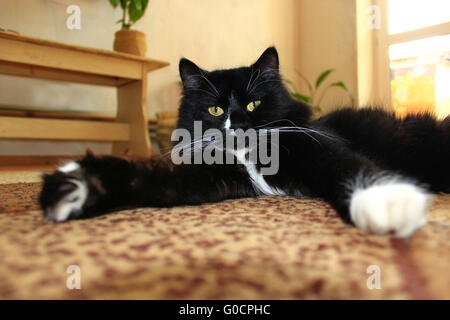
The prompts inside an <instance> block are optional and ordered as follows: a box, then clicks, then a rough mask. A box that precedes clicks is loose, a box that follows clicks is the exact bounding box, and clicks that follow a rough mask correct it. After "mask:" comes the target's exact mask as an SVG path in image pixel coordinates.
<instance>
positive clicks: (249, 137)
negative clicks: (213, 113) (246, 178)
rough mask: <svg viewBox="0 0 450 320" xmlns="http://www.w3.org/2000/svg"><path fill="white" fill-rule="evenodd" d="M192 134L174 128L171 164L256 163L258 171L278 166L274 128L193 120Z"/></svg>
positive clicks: (266, 172)
mask: <svg viewBox="0 0 450 320" xmlns="http://www.w3.org/2000/svg"><path fill="white" fill-rule="evenodd" d="M193 134H194V136H193V137H192V135H191V132H190V131H189V130H187V129H182V128H179V129H175V130H174V131H173V133H172V137H171V140H172V141H174V142H178V144H177V145H176V146H175V147H174V148H173V149H172V151H171V158H172V162H173V163H175V164H182V163H183V164H192V163H193V164H235V163H236V162H235V159H237V162H239V163H241V164H244V165H246V166H249V165H255V164H259V165H261V168H260V172H261V174H262V175H274V174H276V173H277V172H278V169H279V156H280V155H279V132H278V130H276V129H270V130H269V129H258V130H256V129H248V130H245V131H244V130H243V129H237V130H233V129H226V130H225V134H224V131H223V130H219V129H215V128H213V129H208V130H205V131H204V132H203V130H202V122H201V121H194V132H193Z"/></svg>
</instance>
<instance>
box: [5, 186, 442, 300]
mask: <svg viewBox="0 0 450 320" xmlns="http://www.w3.org/2000/svg"><path fill="white" fill-rule="evenodd" d="M39 187H40V185H39V184H38V183H19V184H3V185H0V299H20V298H24V299H68V298H69V299H110V298H121V299H378V298H381V299H449V298H450V274H449V272H448V266H449V262H450V195H440V196H439V197H438V198H437V199H436V201H435V202H434V204H433V206H432V208H431V210H430V214H429V223H428V225H427V226H426V227H425V228H424V229H422V230H420V231H419V232H417V233H416V234H415V235H414V237H413V238H412V239H410V240H409V241H404V240H400V239H390V238H387V237H378V236H374V235H369V234H367V233H365V232H363V231H360V230H357V229H355V228H352V227H350V226H348V225H345V224H343V223H342V222H341V220H340V219H339V218H338V217H337V216H336V214H335V212H334V210H333V209H331V208H330V206H328V205H327V204H326V203H324V202H321V201H317V200H308V199H295V198H291V197H265V198H259V199H241V200H231V201H224V202H221V203H217V204H211V205H202V206H197V207H188V206H185V207H177V208H172V209H135V210H125V211H120V212H117V213H113V214H110V215H107V216H102V217H98V218H95V219H92V220H84V221H71V222H66V223H60V224H55V223H50V222H45V221H44V219H43V216H42V214H41V212H40V211H39V209H38V206H37V203H36V199H37V194H38V191H39ZM71 265H76V266H78V267H79V268H80V269H79V271H80V277H79V279H80V283H81V289H73V290H69V289H68V288H67V286H66V282H67V280H68V278H70V279H73V278H71V277H72V276H73V275H74V274H69V273H66V271H67V269H68V268H69V266H71ZM369 266H376V267H372V268H375V269H370V268H369V270H375V272H377V271H376V270H379V271H380V273H379V276H380V277H379V278H378V279H379V284H380V285H381V288H380V289H376V288H375V289H369V288H368V285H367V282H368V278H369V277H371V279H372V278H374V276H375V274H372V273H371V274H368V273H367V269H368V267H369ZM378 268H379V269H378ZM371 272H373V271H371ZM369 282H370V281H369ZM72 283H73V282H72ZM371 283H372V284H374V283H376V281H375V282H371Z"/></svg>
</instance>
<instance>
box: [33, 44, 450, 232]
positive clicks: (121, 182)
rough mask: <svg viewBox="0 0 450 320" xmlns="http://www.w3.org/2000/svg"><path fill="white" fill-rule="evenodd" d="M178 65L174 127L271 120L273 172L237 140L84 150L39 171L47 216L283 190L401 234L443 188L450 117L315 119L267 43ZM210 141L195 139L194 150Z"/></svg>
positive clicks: (355, 114) (349, 112) (377, 114)
mask: <svg viewBox="0 0 450 320" xmlns="http://www.w3.org/2000/svg"><path fill="white" fill-rule="evenodd" d="M179 67H180V75H181V79H182V81H183V98H182V101H181V105H180V108H179V123H178V127H179V128H182V129H187V130H189V131H193V130H194V125H193V124H194V121H202V130H203V131H206V130H207V129H211V128H215V129H219V130H221V132H223V134H224V135H227V134H229V132H231V131H232V130H233V129H243V130H247V129H252V128H265V129H269V130H276V129H279V141H278V144H279V150H278V152H279V169H278V172H277V173H276V174H274V175H266V176H264V175H262V174H261V168H262V165H261V164H260V163H258V162H256V163H253V164H248V163H246V164H242V163H244V162H243V161H242V156H243V154H245V151H244V152H242V151H243V150H227V151H229V152H231V153H233V154H234V156H235V157H236V158H237V161H236V164H232V165H230V164H205V163H200V164H179V165H175V164H174V163H173V162H172V160H171V159H170V157H159V158H152V159H147V160H134V161H131V160H126V159H121V158H115V157H109V156H105V157H95V156H94V155H92V154H88V155H87V156H86V157H84V158H83V159H82V160H80V161H76V162H71V163H68V164H66V165H65V166H63V167H61V168H59V169H58V170H57V171H55V172H54V173H53V174H50V175H45V176H44V184H43V189H42V192H41V195H40V203H41V206H42V208H43V210H44V213H45V217H46V218H47V219H49V220H54V221H58V222H60V221H66V220H69V219H78V218H88V217H94V216H98V215H100V214H104V213H107V212H110V211H112V210H113V209H116V208H120V207H141V206H142V207H144V206H149V207H170V206H177V205H198V204H202V203H208V202H217V201H221V200H224V199H233V198H243V197H257V196H261V195H290V196H295V197H313V198H321V199H324V200H325V201H327V202H329V203H330V204H331V205H332V206H333V207H334V208H335V209H336V211H337V212H338V213H339V215H340V216H341V217H342V219H343V220H344V221H346V222H348V223H351V224H354V225H356V226H357V227H358V228H361V229H364V230H367V231H371V232H373V233H376V234H380V235H384V234H387V235H395V236H400V237H406V236H409V235H411V234H412V233H413V232H414V231H415V230H417V229H418V228H420V227H422V226H424V225H425V224H426V214H427V208H428V205H429V203H430V200H431V198H432V194H433V193H436V192H450V121H449V120H450V118H449V117H447V119H446V120H444V121H437V120H435V119H434V118H433V117H431V116H430V115H411V116H407V117H406V118H404V119H397V118H395V116H394V115H393V114H390V113H386V112H383V111H381V110H373V109H366V108H364V109H359V110H355V109H342V110H339V111H335V112H333V113H331V114H329V115H326V116H324V117H322V118H320V119H318V120H314V121H312V120H311V119H310V116H311V111H310V108H309V106H307V105H306V104H302V103H299V102H298V101H295V100H293V99H292V98H291V97H290V95H289V93H288V92H287V91H286V89H285V88H284V86H283V83H282V81H281V77H280V74H279V61H278V54H277V51H276V50H275V48H273V47H271V48H268V49H267V50H266V51H265V52H264V53H263V54H262V55H261V57H260V58H259V59H258V60H257V61H256V63H254V64H253V65H251V66H250V67H241V68H236V69H229V70H217V71H212V72H208V71H205V70H202V69H200V68H199V67H198V66H197V65H195V64H194V63H193V62H191V61H189V60H187V59H181V61H180V66H179ZM197 142H198V141H197ZM208 142H211V141H203V140H202V141H201V143H200V146H201V147H200V149H199V148H198V147H197V149H195V148H192V149H191V151H192V150H194V149H195V150H197V151H198V150H200V152H201V149H202V148H203V146H204V143H205V144H208ZM195 143H196V142H193V143H192V144H191V145H190V146H191V147H192V146H194V145H195ZM269 143H270V142H269ZM197 146H198V144H197ZM177 147H178V146H177ZM183 148H184V147H183ZM195 150H194V151H195ZM245 150H247V151H248V149H245ZM299 214H302V213H301V212H299Z"/></svg>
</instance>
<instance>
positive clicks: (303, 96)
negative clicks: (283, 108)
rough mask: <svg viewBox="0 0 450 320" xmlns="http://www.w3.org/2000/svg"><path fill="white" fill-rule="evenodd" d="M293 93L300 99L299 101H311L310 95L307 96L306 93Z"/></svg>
mask: <svg viewBox="0 0 450 320" xmlns="http://www.w3.org/2000/svg"><path fill="white" fill-rule="evenodd" d="M291 95H292V96H293V97H294V98H295V99H297V100H299V101H303V102H306V103H309V100H310V99H309V97H308V96H305V95H303V94H301V93H298V92H291Z"/></svg>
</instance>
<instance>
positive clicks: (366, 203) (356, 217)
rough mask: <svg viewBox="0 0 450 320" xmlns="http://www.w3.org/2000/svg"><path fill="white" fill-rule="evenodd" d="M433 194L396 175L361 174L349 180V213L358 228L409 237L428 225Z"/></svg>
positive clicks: (376, 232)
mask: <svg viewBox="0 0 450 320" xmlns="http://www.w3.org/2000/svg"><path fill="white" fill-rule="evenodd" d="M431 199H432V195H431V194H430V193H429V192H427V191H426V190H425V189H424V188H422V187H420V186H418V185H417V184H416V183H414V182H412V181H409V180H408V179H405V178H403V177H399V176H397V175H395V174H390V173H386V172H384V173H381V174H376V175H370V174H359V175H358V176H357V177H356V178H355V179H354V180H353V181H352V182H351V183H350V203H349V213H350V219H351V221H352V222H353V223H354V224H355V225H356V227H358V228H361V229H363V230H366V231H370V232H372V233H375V234H379V235H394V236H398V237H408V236H410V235H411V234H413V233H414V231H416V230H418V229H420V228H421V227H423V226H424V225H425V224H426V221H427V219H426V216H427V210H428V206H429V204H430V202H431Z"/></svg>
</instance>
